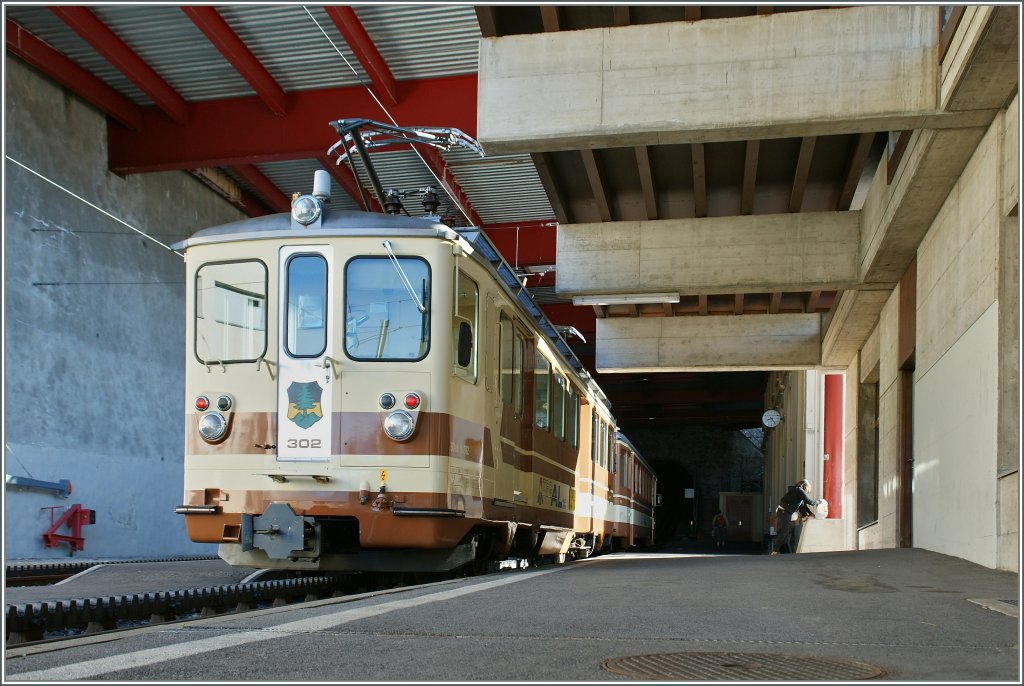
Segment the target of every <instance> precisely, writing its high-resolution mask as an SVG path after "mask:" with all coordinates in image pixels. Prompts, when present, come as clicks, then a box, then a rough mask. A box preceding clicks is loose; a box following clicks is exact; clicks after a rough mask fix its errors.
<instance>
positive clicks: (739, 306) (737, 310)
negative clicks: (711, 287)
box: [733, 293, 743, 314]
mask: <svg viewBox="0 0 1024 686" xmlns="http://www.w3.org/2000/svg"><path fill="white" fill-rule="evenodd" d="M733 314H743V293H737V294H736V304H735V306H734V307H733Z"/></svg>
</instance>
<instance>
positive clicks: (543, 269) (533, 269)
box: [526, 264, 555, 274]
mask: <svg viewBox="0 0 1024 686" xmlns="http://www.w3.org/2000/svg"><path fill="white" fill-rule="evenodd" d="M526 271H527V272H529V273H530V274H547V273H548V272H553V271H555V265H553V264H535V265H532V266H529V267H526Z"/></svg>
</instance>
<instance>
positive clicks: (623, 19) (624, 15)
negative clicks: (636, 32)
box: [612, 5, 630, 26]
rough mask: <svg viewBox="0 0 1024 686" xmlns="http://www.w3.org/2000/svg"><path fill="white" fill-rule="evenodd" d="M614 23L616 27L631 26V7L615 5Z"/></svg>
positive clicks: (613, 8)
mask: <svg viewBox="0 0 1024 686" xmlns="http://www.w3.org/2000/svg"><path fill="white" fill-rule="evenodd" d="M612 21H613V22H614V24H615V26H629V21H630V19H629V5H615V6H613V7H612Z"/></svg>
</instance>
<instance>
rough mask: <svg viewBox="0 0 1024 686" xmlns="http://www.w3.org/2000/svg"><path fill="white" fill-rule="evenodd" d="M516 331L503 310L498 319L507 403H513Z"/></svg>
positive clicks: (502, 371)
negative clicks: (513, 348)
mask: <svg viewBox="0 0 1024 686" xmlns="http://www.w3.org/2000/svg"><path fill="white" fill-rule="evenodd" d="M514 337H515V332H514V331H513V330H512V320H511V319H509V318H508V316H507V315H506V314H505V313H504V312H502V313H501V318H500V319H499V321H498V357H499V360H500V365H501V381H500V386H501V401H502V402H503V403H505V404H506V405H511V404H512V385H513V381H514V377H513V360H512V358H513V355H512V340H513V338H514Z"/></svg>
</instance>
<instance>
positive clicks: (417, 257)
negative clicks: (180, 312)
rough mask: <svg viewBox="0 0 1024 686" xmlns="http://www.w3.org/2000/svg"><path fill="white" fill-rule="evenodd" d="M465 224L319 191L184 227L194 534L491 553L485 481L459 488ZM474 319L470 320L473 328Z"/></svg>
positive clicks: (433, 562) (221, 540)
mask: <svg viewBox="0 0 1024 686" xmlns="http://www.w3.org/2000/svg"><path fill="white" fill-rule="evenodd" d="M459 240H460V239H459V238H458V236H457V234H455V233H454V232H453V231H451V230H450V229H448V228H447V227H445V226H443V225H442V224H440V223H437V222H432V221H429V220H424V219H418V218H409V217H394V216H387V215H381V214H370V213H362V212H330V211H329V210H327V209H326V208H325V207H324V203H323V201H322V198H320V199H318V198H316V197H313V196H304V197H302V198H299V199H298V200H297V201H296V202H295V203H294V205H293V213H292V216H289V215H287V214H282V215H274V216H271V217H263V218H257V219H250V220H244V221H241V222H237V223H235V224H230V225H225V226H222V227H215V228H213V229H207V230H204V231H201V232H198V233H197V234H195V235H194V236H193V237H191V238H190V239H188V240H187V241H185V242H184V243H182V244H181V246H180V247H183V248H185V249H186V284H187V290H186V303H187V306H186V310H187V313H186V337H187V341H186V356H185V358H186V359H185V368H186V372H185V391H186V392H185V407H184V414H185V473H184V499H183V504H182V505H181V506H180V507H178V508H177V511H178V512H179V513H181V514H182V515H183V516H184V519H185V523H186V528H187V531H188V535H189V537H190V538H191V539H192V540H193V541H201V542H209V543H217V544H219V554H220V556H221V557H222V558H224V559H225V560H226V561H228V562H229V563H231V564H233V565H238V566H248V567H257V568H280V569H295V570H360V571H443V570H448V569H452V568H455V567H458V566H461V565H463V564H467V563H469V562H471V561H472V560H473V559H474V557H476V555H477V553H476V551H475V540H474V539H473V538H472V537H471V536H469V535H468V534H469V531H470V529H471V527H472V520H471V518H468V517H467V516H466V511H465V507H464V505H462V504H463V503H465V502H466V499H467V497H469V499H470V500H472V499H473V498H472V496H473V495H476V496H477V500H478V499H479V493H477V494H472V493H464V494H459V495H460V497H459V499H458V501H457V503H456V501H455V500H454V498H453V493H452V489H451V487H450V485H449V481H450V479H449V465H448V460H449V457H448V445H449V443H450V440H451V428H450V427H451V421H450V416H451V415H450V413H449V411H448V405H449V398H448V394H449V383H450V379H451V377H452V371H453V370H452V365H453V349H454V350H455V351H456V353H454V354H455V355H456V356H457V350H458V348H459V344H460V341H453V340H452V339H453V325H452V323H453V320H454V319H456V318H457V314H458V312H457V311H456V309H455V308H457V307H458V305H457V302H458V300H457V298H453V289H454V288H456V285H455V284H453V281H455V279H454V278H453V272H455V271H456V264H457V261H458V258H459V256H460V255H462V254H464V252H463V248H464V247H465V243H464V241H463V242H462V243H463V245H462V246H460V242H459ZM453 302H454V303H456V304H454V305H453ZM455 331H456V332H458V331H459V329H458V327H456V328H455ZM456 335H457V334H456ZM472 336H473V332H472V331H466V330H465V327H463V330H462V337H463V340H462V341H461V345H462V346H463V347H465V346H467V345H468V346H472V344H473V343H472ZM478 438H482V437H478ZM477 481H478V480H475V479H470V480H468V483H470V484H472V483H476V482H477ZM453 505H458V507H453Z"/></svg>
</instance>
